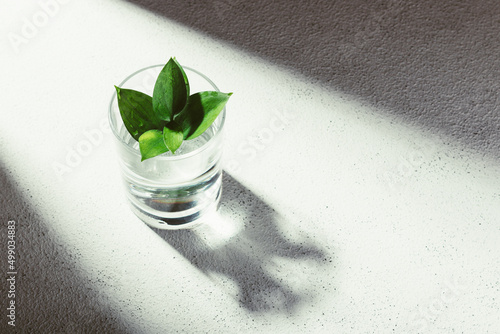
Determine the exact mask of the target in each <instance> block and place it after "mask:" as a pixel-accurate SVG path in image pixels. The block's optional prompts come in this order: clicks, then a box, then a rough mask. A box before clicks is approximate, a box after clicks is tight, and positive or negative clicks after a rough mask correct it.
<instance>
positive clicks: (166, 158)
mask: <svg viewBox="0 0 500 334" xmlns="http://www.w3.org/2000/svg"><path fill="white" fill-rule="evenodd" d="M164 66H165V64H157V65H151V66H147V67H144V68H141V69H139V70H137V71H135V72H133V73H132V74H130V75H128V76H127V77H126V78H125V79H123V80H122V82H121V83H120V87H122V86H123V85H124V84H125V83H126V82H127V81H128V80H130V79H131V78H132V77H134V76H135V75H137V74H139V73H141V72H144V71H146V70H148V69H150V68H156V67H164ZM182 68H183V69H184V70H187V71H191V72H194V73H196V74H198V75H199V76H200V77H202V78H203V79H205V80H206V81H207V82H208V83H209V84H210V85H212V87H213V88H214V89H215V90H216V91H217V92H220V90H219V87H217V85H216V84H215V83H214V82H213V81H212V80H210V78H208V77H207V76H206V75H205V74H203V73H201V72H199V71H197V70H195V69H193V68H191V67H188V66H182ZM116 99H117V95H116V91H115V92H114V93H113V94H112V96H111V102H110V103H109V108H108V122H109V125H110V128H111V131H112V132H113V134H114V136H115V137H116V139H118V141H119V142H120V144H122V145H124V146H125V147H126V148H127V149H128V150H129V151H131V152H134V153H136V155H137V156H139V157H140V156H141V153H140V151H139V150H136V149H133V148H132V147H131V146H130V145H128V144H127V143H126V142H125V141H124V139H123V138H122V137H121V136H120V135H119V134H118V130H117V128H116V126H115V124H114V123H113V121H112V114H113V106H114V103H113V102H114V101H115V100H116ZM219 118H221V120H220V126H219V127H218V129H217V132H216V133H215V134H214V135H213V137H211V138H210V139H209V140H208V141H207V142H206V143H204V144H203V145H202V146H200V147H198V148H197V149H195V150H193V151H191V152H188V153H186V154H181V155H177V156H175V155H171V156H161V155H160V156H156V157H155V158H156V159H162V160H181V159H187V158H189V157H192V156H194V155H197V154H199V153H201V152H202V151H204V150H205V149H207V147H209V146H210V144H211V143H212V142H213V140H212V139H214V138H215V137H217V136H219V135H220V132H221V131H222V128H223V127H224V123H225V120H226V107H225V106H224V109H222V111H221V113H220V114H219V116H218V117H217V118H216V121H217V119H219ZM120 121H122V122H123V120H122V119H121V117H120Z"/></svg>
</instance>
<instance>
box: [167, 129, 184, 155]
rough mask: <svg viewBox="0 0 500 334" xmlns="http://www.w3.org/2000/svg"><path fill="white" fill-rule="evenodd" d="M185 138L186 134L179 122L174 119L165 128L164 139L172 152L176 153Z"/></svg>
mask: <svg viewBox="0 0 500 334" xmlns="http://www.w3.org/2000/svg"><path fill="white" fill-rule="evenodd" d="M183 140H184V134H183V133H182V128H181V127H180V125H179V124H177V123H176V122H174V121H172V122H170V123H168V124H167V125H166V126H165V127H164V128H163V141H164V142H165V145H166V146H167V147H168V149H169V150H170V151H172V153H175V151H177V149H178V148H179V147H180V146H181V144H182V141H183Z"/></svg>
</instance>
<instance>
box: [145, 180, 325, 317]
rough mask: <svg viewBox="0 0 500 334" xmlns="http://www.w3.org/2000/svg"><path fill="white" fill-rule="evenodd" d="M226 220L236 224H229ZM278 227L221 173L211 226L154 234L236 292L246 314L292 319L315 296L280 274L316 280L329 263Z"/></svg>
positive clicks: (261, 206)
mask: <svg viewBox="0 0 500 334" xmlns="http://www.w3.org/2000/svg"><path fill="white" fill-rule="evenodd" d="M228 214H230V215H231V216H232V217H237V219H235V220H232V221H229V220H227V219H226V218H225V216H227V215H228ZM282 223H283V222H282V221H280V217H279V216H278V215H277V214H276V212H275V211H274V210H273V209H272V208H271V207H269V206H268V205H267V204H266V203H264V202H263V201H262V200H261V199H259V198H258V197H257V196H256V195H255V194H253V193H252V192H251V191H250V190H248V189H247V188H245V187H244V186H243V185H241V184H240V183H239V182H238V181H236V180H235V179H234V178H232V177H231V176H230V175H228V174H227V173H224V176H223V191H222V198H221V205H220V209H219V213H218V214H217V215H216V216H215V217H213V220H211V221H207V224H203V225H200V226H199V227H197V228H195V229H191V230H158V229H154V230H155V232H156V233H158V235H160V236H161V237H162V238H163V239H164V240H166V241H167V242H168V243H169V244H170V245H171V246H172V247H174V248H175V249H176V250H177V251H178V252H179V253H180V254H182V255H183V256H184V257H185V258H186V259H187V260H189V261H190V262H191V263H192V264H193V265H194V266H196V267H197V268H198V269H199V270H201V271H202V272H204V273H205V274H207V275H208V276H210V277H211V278H216V279H217V281H218V283H219V284H221V285H222V286H223V288H225V289H228V287H229V290H231V287H234V289H232V290H233V291H231V294H232V295H233V296H234V298H236V299H237V300H238V302H239V303H240V305H241V306H242V307H244V308H245V309H247V310H249V311H252V312H262V311H271V312H273V311H274V312H278V313H293V312H294V311H295V310H296V309H297V308H298V306H299V305H300V303H301V302H305V301H306V300H309V299H313V298H314V296H313V295H311V292H309V293H307V294H306V293H305V292H304V291H301V290H302V289H298V288H296V286H297V284H296V283H297V282H294V280H296V279H297V277H298V276H300V275H298V273H297V272H292V273H289V274H290V275H286V274H285V275H281V276H280V272H281V271H284V272H286V271H290V270H291V268H290V266H289V264H292V263H295V265H296V264H297V263H300V268H301V269H300V270H301V271H308V270H309V271H311V272H310V273H309V274H308V275H314V274H315V270H318V269H319V268H322V267H323V266H326V265H329V264H330V262H331V261H329V260H328V258H327V255H326V254H325V252H324V251H323V250H322V249H321V248H320V247H319V246H318V245H317V244H313V243H312V242H311V241H309V240H307V238H303V236H304V235H302V236H297V233H295V235H294V236H290V235H287V233H286V232H284V231H283V229H282V228H280V225H281V224H282ZM295 232H297V231H295ZM280 259H282V260H284V261H285V263H284V264H283V263H280ZM291 266H294V265H293V264H292V265H291ZM287 267H288V268H287ZM323 269H324V268H323ZM299 283H300V284H301V285H307V282H299ZM300 284H299V285H300Z"/></svg>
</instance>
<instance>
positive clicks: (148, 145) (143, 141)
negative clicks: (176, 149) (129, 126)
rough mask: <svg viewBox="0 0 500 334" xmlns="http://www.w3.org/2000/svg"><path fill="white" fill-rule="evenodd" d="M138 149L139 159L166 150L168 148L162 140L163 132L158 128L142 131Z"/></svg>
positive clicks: (144, 158)
mask: <svg viewBox="0 0 500 334" xmlns="http://www.w3.org/2000/svg"><path fill="white" fill-rule="evenodd" d="M139 149H140V151H141V161H144V160H146V159H149V158H153V157H156V156H157V155H160V154H163V153H165V152H168V148H167V146H165V143H164V142H163V133H162V132H161V131H160V130H149V131H147V132H144V133H143V134H142V136H141V137H140V138H139Z"/></svg>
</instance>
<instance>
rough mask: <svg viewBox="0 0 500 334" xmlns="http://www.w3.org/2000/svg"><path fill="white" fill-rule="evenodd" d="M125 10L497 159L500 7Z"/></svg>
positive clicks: (382, 3) (215, 4)
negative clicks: (152, 16) (159, 19)
mask: <svg viewBox="0 0 500 334" xmlns="http://www.w3.org/2000/svg"><path fill="white" fill-rule="evenodd" d="M127 1H128V2H132V3H135V4H137V5H139V6H141V7H143V8H146V9H148V10H150V11H153V12H156V13H158V14H160V15H163V16H165V17H167V18H169V19H172V20H175V21H177V22H179V23H181V24H184V25H186V26H188V27H190V28H192V29H195V30H198V31H201V32H203V33H204V34H208V35H209V36H211V37H214V38H217V39H220V40H223V41H225V42H227V43H230V44H233V45H235V46H236V47H238V48H241V49H243V50H245V51H246V52H249V53H252V54H254V55H257V56H259V57H262V58H264V59H266V60H268V61H270V62H271V63H273V64H277V65H280V66H284V67H286V68H289V69H291V70H293V71H295V72H298V73H300V74H302V75H304V76H306V77H309V78H311V79H312V80H313V81H319V82H321V83H322V84H323V85H326V86H330V87H331V88H333V89H334V90H341V91H343V92H345V93H347V94H350V95H352V96H354V97H356V98H358V99H360V100H362V101H366V102H368V103H369V104H371V105H373V106H376V107H377V108H378V109H379V110H380V111H383V112H388V114H389V115H396V116H398V118H400V119H401V120H402V121H404V122H409V123H415V124H417V125H419V126H422V127H424V128H427V129H430V130H431V131H433V132H436V133H438V134H444V135H446V136H449V137H450V138H451V139H452V140H453V141H458V142H459V143H461V144H463V145H466V146H469V147H471V148H473V149H477V150H479V151H481V152H483V151H484V152H486V153H488V154H492V155H494V156H495V157H496V158H500V119H499V117H498V110H499V108H500V107H499V100H498V94H497V92H498V91H499V89H500V84H499V83H500V72H499V71H498V70H494V69H498V68H500V57H498V56H497V55H498V54H499V53H500V40H499V36H500V23H499V21H498V17H499V15H500V2H498V1H496V0H487V1H481V2H477V1H476V2H475V1H465V2H460V3H457V2H456V1H454V0H442V1H434V0H424V1H422V0H409V1H401V0H377V1H365V0H335V1H325V0H318V1H296V2H294V3H293V4H292V3H290V2H289V1H286V0H276V1H268V0H256V1H240V0H236V1H230V0H214V1H204V2H200V1H184V0H182V1H181V0H171V1H161V0H127ZM495 111H497V112H496V113H495ZM471 119H473V121H471Z"/></svg>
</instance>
